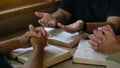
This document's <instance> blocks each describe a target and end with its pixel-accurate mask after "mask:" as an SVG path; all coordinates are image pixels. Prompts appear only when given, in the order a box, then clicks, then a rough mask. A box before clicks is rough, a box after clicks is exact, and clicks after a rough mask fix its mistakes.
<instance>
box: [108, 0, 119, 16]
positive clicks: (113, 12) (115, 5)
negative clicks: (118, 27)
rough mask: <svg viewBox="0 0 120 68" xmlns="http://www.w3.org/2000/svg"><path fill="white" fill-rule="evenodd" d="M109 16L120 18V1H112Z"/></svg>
mask: <svg viewBox="0 0 120 68" xmlns="http://www.w3.org/2000/svg"><path fill="white" fill-rule="evenodd" d="M108 16H120V0H112V2H111V6H110V9H109V12H108Z"/></svg>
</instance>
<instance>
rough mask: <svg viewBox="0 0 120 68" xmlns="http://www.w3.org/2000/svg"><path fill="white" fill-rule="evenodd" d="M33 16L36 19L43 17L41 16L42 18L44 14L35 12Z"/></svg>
mask: <svg viewBox="0 0 120 68" xmlns="http://www.w3.org/2000/svg"><path fill="white" fill-rule="evenodd" d="M35 15H36V16H37V17H43V16H44V14H43V13H41V12H35Z"/></svg>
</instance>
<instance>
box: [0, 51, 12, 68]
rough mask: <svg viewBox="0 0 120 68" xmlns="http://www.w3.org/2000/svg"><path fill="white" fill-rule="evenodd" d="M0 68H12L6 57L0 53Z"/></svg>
mask: <svg viewBox="0 0 120 68" xmlns="http://www.w3.org/2000/svg"><path fill="white" fill-rule="evenodd" d="M0 68H13V67H12V66H11V64H10V62H9V61H8V59H7V57H6V55H5V54H4V53H2V52H1V51H0Z"/></svg>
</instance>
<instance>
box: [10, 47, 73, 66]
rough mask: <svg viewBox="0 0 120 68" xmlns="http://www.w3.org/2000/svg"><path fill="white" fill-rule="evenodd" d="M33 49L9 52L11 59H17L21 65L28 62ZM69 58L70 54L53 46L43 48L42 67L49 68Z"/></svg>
mask: <svg viewBox="0 0 120 68" xmlns="http://www.w3.org/2000/svg"><path fill="white" fill-rule="evenodd" d="M32 50H33V48H32V47H31V48H26V49H16V50H14V51H12V52H11V57H12V58H14V59H17V60H18V61H20V62H21V63H24V62H26V61H27V60H28V58H29V57H30V55H31V53H32ZM70 57H71V53H70V52H69V51H68V50H65V49H61V48H58V47H56V46H53V45H49V46H47V47H45V55H44V63H43V64H44V67H49V66H52V65H54V64H57V63H59V62H62V61H64V60H67V59H69V58H70Z"/></svg>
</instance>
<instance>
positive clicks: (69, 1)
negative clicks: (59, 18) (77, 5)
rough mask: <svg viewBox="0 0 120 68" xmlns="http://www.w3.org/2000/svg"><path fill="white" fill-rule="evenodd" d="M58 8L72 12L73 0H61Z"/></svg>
mask: <svg viewBox="0 0 120 68" xmlns="http://www.w3.org/2000/svg"><path fill="white" fill-rule="evenodd" d="M59 8H61V9H64V10H65V11H67V12H69V13H71V14H72V13H73V9H74V0H61V3H60V6H59Z"/></svg>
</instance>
